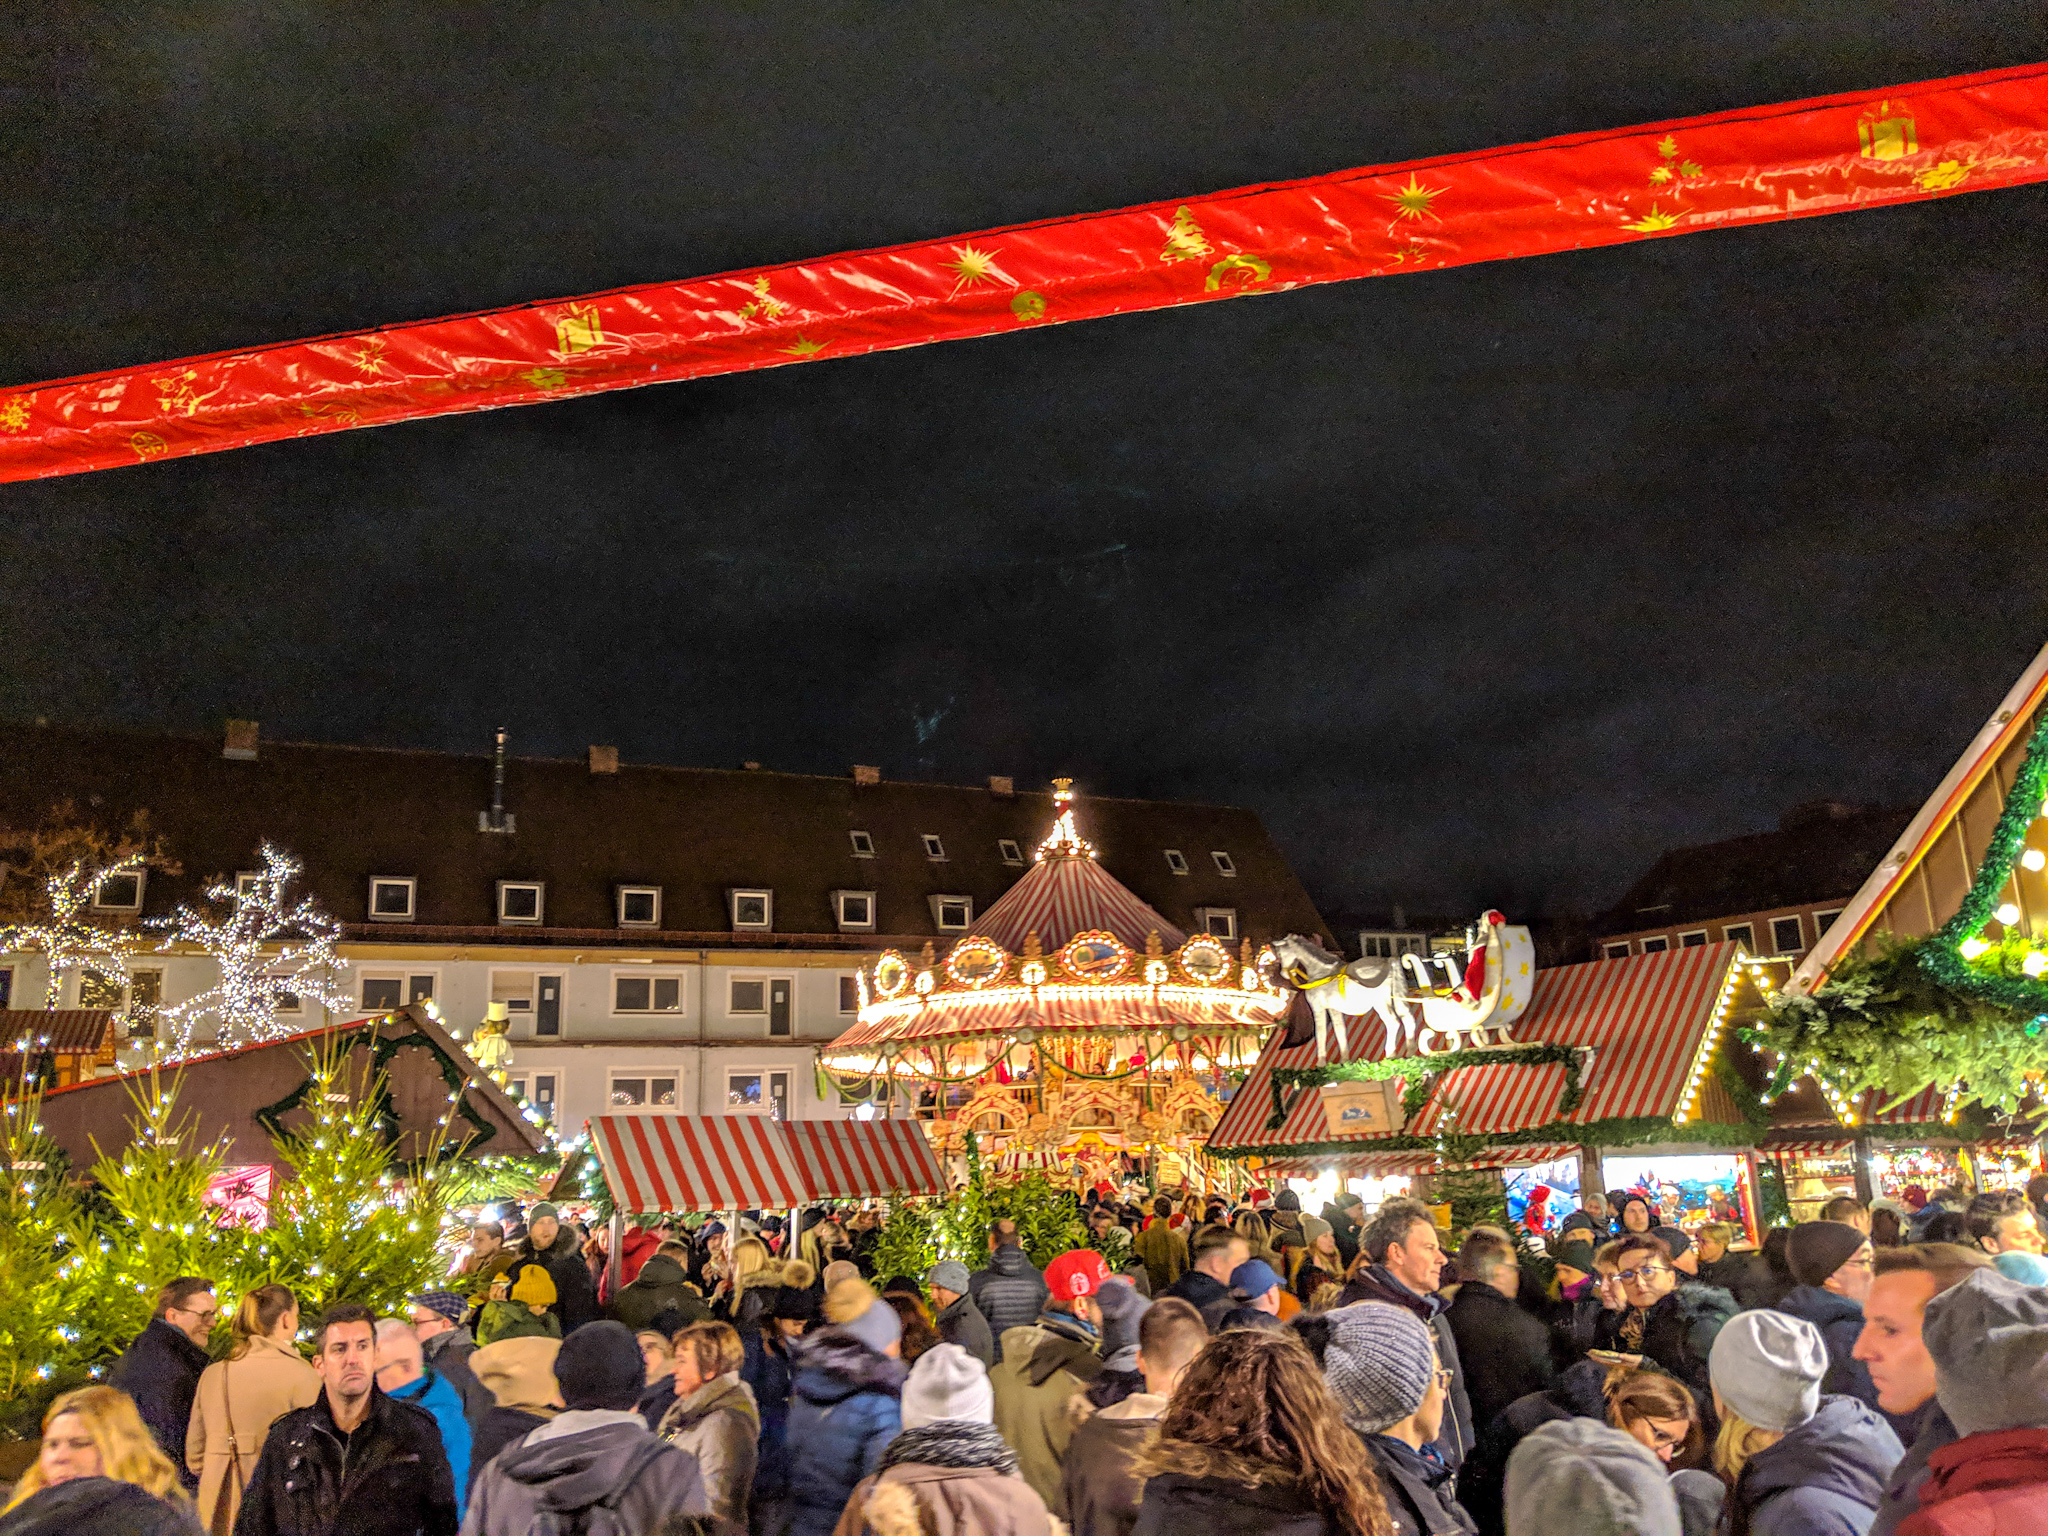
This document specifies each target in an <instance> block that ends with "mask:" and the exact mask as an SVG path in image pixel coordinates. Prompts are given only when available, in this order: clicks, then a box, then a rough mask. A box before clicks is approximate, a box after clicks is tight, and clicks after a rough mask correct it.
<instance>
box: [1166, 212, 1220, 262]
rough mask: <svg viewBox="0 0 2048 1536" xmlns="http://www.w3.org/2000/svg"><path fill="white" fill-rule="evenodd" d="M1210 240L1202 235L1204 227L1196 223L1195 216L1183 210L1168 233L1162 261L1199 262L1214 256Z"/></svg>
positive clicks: (1175, 217) (1178, 213) (1175, 216)
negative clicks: (1206, 257)
mask: <svg viewBox="0 0 2048 1536" xmlns="http://www.w3.org/2000/svg"><path fill="white" fill-rule="evenodd" d="M1214 254H1215V253H1214V251H1212V250H1211V249H1210V246H1209V240H1208V237H1207V236H1206V235H1204V234H1203V233H1202V226H1201V225H1199V224H1197V223H1196V222H1195V216H1194V215H1193V214H1192V213H1190V212H1188V210H1187V209H1185V208H1183V209H1181V210H1180V211H1179V212H1177V213H1175V214H1174V216H1173V223H1172V225H1171V226H1169V227H1168V229H1167V231H1166V248H1165V249H1164V250H1162V251H1161V252H1160V253H1159V259H1160V260H1161V261H1199V260H1200V259H1201V258H1203V257H1205V256H1211V255H1214Z"/></svg>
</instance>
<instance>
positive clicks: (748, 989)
mask: <svg viewBox="0 0 2048 1536" xmlns="http://www.w3.org/2000/svg"><path fill="white" fill-rule="evenodd" d="M729 998H730V1001H729V1002H728V1004H727V1012H730V1013H766V1012H767V1011H768V982H767V979H766V978H765V977H760V976H735V977H733V979H732V990H731V993H730V994H729Z"/></svg>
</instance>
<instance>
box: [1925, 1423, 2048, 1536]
mask: <svg viewBox="0 0 2048 1536" xmlns="http://www.w3.org/2000/svg"><path fill="white" fill-rule="evenodd" d="M1927 1464H1928V1471H1927V1481H1926V1482H1925V1483H1924V1484H1922V1485H1921V1488H1920V1508H1919V1511H1918V1512H1917V1513H1916V1514H1914V1515H1912V1516H1910V1517H1909V1518H1907V1519H1906V1520H1905V1521H1904V1522H1902V1523H1901V1524H1900V1526H1899V1536H2006V1533H2008V1532H2019V1531H2026V1532H2038V1531H2044V1530H2048V1430H2044V1429H1998V1430H1988V1431H1986V1432H1984V1433H1982V1434H1976V1435H1966V1436H1964V1437H1963V1438H1962V1439H1960V1440H1958V1441H1956V1442H1955V1443H1954V1444H1952V1445H1945V1446H1943V1447H1942V1448H1941V1449H1940V1450H1938V1451H1936V1452H1934V1454H1933V1455H1931V1456H1930V1457H1928V1463H1927Z"/></svg>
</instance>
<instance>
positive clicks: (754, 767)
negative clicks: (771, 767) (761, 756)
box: [740, 763, 761, 773]
mask: <svg viewBox="0 0 2048 1536" xmlns="http://www.w3.org/2000/svg"><path fill="white" fill-rule="evenodd" d="M740 766H741V767H742V768H744V769H746V770H747V772H749V773H759V772H760V771H761V765H760V764H759V763H741V764H740Z"/></svg>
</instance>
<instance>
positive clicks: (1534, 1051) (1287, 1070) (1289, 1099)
mask: <svg viewBox="0 0 2048 1536" xmlns="http://www.w3.org/2000/svg"><path fill="white" fill-rule="evenodd" d="M1554 1066H1562V1067H1563V1068H1564V1092H1563V1094H1562V1095H1560V1096H1559V1098H1558V1101H1557V1112H1558V1113H1559V1114H1561V1115H1568V1114H1570V1113H1571V1112H1572V1111H1573V1110H1575V1109H1577V1108H1578V1107H1579V1099H1580V1088H1579V1079H1580V1076H1581V1074H1582V1073H1583V1071H1584V1066H1585V1056H1584V1053H1583V1051H1582V1049H1581V1048H1580V1047H1578V1046H1574V1045H1521V1046H1508V1047H1502V1046H1483V1047H1479V1048H1477V1049H1473V1050H1465V1051H1444V1052H1442V1053H1441V1054H1438V1055H1432V1056H1389V1057H1385V1058H1383V1059H1381V1060H1378V1061H1340V1062H1334V1063H1331V1064H1330V1065H1328V1066H1316V1067H1275V1068H1274V1069H1273V1070H1272V1073H1271V1077H1272V1082H1273V1113H1272V1115H1271V1116H1270V1117H1269V1118H1268V1119H1267V1121H1266V1129H1267V1130H1269V1131H1277V1130H1279V1129H1280V1127H1281V1126H1282V1125H1283V1124H1284V1123H1286V1120H1287V1115H1288V1111H1290V1110H1291V1109H1293V1107H1294V1101H1295V1095H1287V1096H1284V1097H1283V1096H1282V1094H1281V1092H1280V1090H1281V1087H1282V1085H1283V1084H1284V1085H1286V1086H1288V1087H1293V1088H1296V1089H1301V1088H1319V1087H1321V1086H1322V1085H1323V1084H1325V1083H1383V1082H1386V1081H1388V1080H1389V1079H1391V1078H1396V1077H1405V1078H1407V1079H1409V1082H1408V1086H1407V1087H1406V1088H1405V1089H1404V1090H1403V1091H1402V1093H1401V1107H1402V1109H1403V1110H1404V1111H1405V1112H1406V1113H1407V1114H1409V1115H1410V1116H1414V1115H1418V1114H1420V1113H1422V1108H1423V1106H1424V1105H1425V1104H1427V1103H1428V1102H1429V1096H1430V1095H1431V1094H1432V1093H1434V1092H1435V1091H1436V1085H1437V1081H1438V1079H1440V1078H1441V1077H1442V1076H1443V1075H1444V1074H1445V1073H1446V1072H1455V1071H1457V1070H1458V1069H1459V1068H1461V1067H1554Z"/></svg>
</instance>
